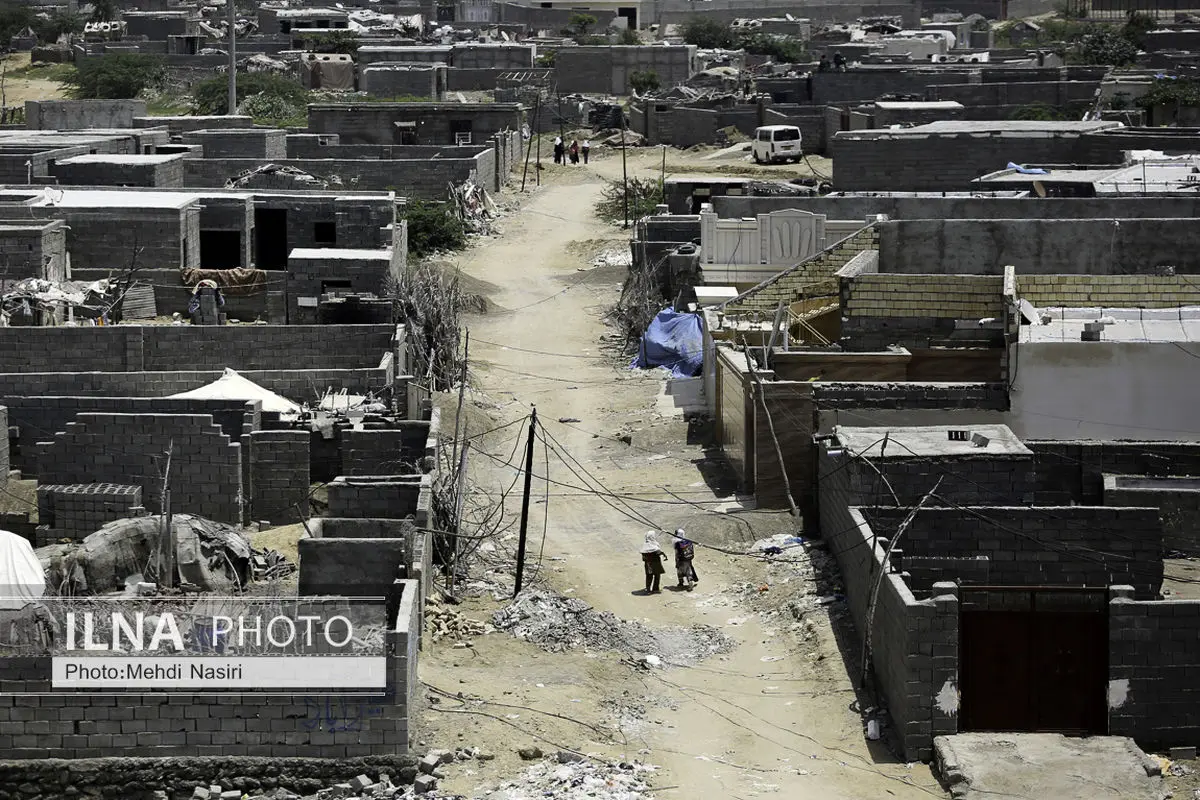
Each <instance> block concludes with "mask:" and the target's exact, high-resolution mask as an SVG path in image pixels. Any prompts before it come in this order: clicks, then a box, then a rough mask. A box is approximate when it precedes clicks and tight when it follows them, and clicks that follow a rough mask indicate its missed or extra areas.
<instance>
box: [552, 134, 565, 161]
mask: <svg viewBox="0 0 1200 800" xmlns="http://www.w3.org/2000/svg"><path fill="white" fill-rule="evenodd" d="M565 152H566V149H565V148H564V147H563V140H562V137H561V136H555V137H554V163H555V164H561V163H563V161H564V159H563V155H564V154H565Z"/></svg>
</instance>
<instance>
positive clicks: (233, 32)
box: [225, 0, 237, 116]
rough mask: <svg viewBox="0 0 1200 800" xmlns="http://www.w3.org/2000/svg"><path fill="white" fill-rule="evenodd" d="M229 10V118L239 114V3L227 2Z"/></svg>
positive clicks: (226, 0)
mask: <svg viewBox="0 0 1200 800" xmlns="http://www.w3.org/2000/svg"><path fill="white" fill-rule="evenodd" d="M225 3H226V5H227V6H228V9H229V111H228V112H226V113H228V114H229V116H233V115H234V114H236V113H237V3H235V2H234V0H225Z"/></svg>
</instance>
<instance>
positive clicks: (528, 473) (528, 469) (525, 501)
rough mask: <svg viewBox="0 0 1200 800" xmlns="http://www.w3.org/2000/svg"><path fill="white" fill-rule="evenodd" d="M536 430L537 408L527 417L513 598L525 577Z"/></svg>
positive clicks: (518, 592) (519, 589)
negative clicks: (527, 424)
mask: <svg viewBox="0 0 1200 800" xmlns="http://www.w3.org/2000/svg"><path fill="white" fill-rule="evenodd" d="M535 430H537V406H534V407H533V412H532V413H531V414H530V415H529V441H528V442H526V443H525V495H524V497H522V498H521V536H520V538H519V539H517V579H516V584H515V588H514V589H513V597H516V596H517V595H518V594H520V593H521V580H522V579H523V578H524V576H525V534H526V531H527V530H528V529H529V487H530V484H531V483H532V482H533V434H534V431H535Z"/></svg>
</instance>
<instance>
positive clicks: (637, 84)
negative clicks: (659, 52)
mask: <svg viewBox="0 0 1200 800" xmlns="http://www.w3.org/2000/svg"><path fill="white" fill-rule="evenodd" d="M660 86H662V82H661V81H660V80H659V79H658V73H657V72H655V71H654V70H652V69H648V70H640V71H637V72H632V73H630V74H629V88H630V89H633V91H635V92H637V93H638V94H645V93H646V92H652V91H654V90H655V89H657V88H659V87H660Z"/></svg>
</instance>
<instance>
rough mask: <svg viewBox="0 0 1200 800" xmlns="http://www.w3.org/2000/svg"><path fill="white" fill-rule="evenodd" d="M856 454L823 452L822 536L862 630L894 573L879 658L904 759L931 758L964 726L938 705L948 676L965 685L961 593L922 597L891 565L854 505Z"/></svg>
mask: <svg viewBox="0 0 1200 800" xmlns="http://www.w3.org/2000/svg"><path fill="white" fill-rule="evenodd" d="M850 459H851V457H850V456H849V455H848V454H846V453H844V452H842V453H841V454H840V455H832V454H830V453H829V452H828V450H826V449H824V448H822V450H821V452H820V453H819V455H818V465H817V469H818V473H819V475H820V486H821V489H820V495H819V504H820V529H821V536H822V538H823V539H824V540H825V541H826V542H827V545H828V547H829V549H830V550H831V552H833V553H834V555H835V557H836V558H837V562H838V566H839V567H840V569H841V573H842V581H843V584H844V585H845V589H846V602H847V605H848V606H849V608H850V612H851V616H852V617H853V619H854V624H855V627H856V628H857V629H858V630H859V631H860V635H861V631H863V630H864V629H865V625H866V620H867V608H868V605H869V602H870V597H871V594H872V591H873V587H874V584H875V581H876V580H877V579H878V576H879V574H880V571H881V570H882V571H884V572H885V573H886V574H885V575H884V576H883V581H882V583H881V584H880V587H879V595H878V598H877V600H876V608H875V614H874V618H873V625H872V631H871V640H872V648H871V664H872V666H873V668H874V674H875V679H876V681H877V683H878V685H879V687H880V690H881V694H882V695H883V697H884V699H885V702H886V705H887V708H888V713H889V715H890V716H891V720H892V724H893V728H894V730H895V732H896V734H897V735H898V737H899V742H898V743H897V744H898V745H899V749H900V751H901V752H902V753H903V757H904V758H905V759H906V760H909V761H916V760H926V761H928V760H929V759H930V758H932V755H933V737H934V735H935V729H936V730H937V733H938V734H941V733H956V732H957V725H956V720H955V718H954V717H949V716H947V715H945V714H943V713H941V712H940V711H938V710H937V708H936V704H935V703H934V698H935V697H936V696H937V694H938V693H939V692H940V691H942V689H943V687H944V686H945V685H946V682H947V681H948V682H949V683H950V689H951V691H955V690H956V686H957V644H958V602H957V598H956V597H954V596H953V594H952V593H953V591H954V590H953V588H952V587H946V586H939V590H938V591H937V592H935V594H936V598H931V599H927V600H917V599H916V597H915V596H914V595H913V593H912V591H911V590H910V589H909V588H908V586H907V585H906V584H905V583H904V581H903V580H902V578H901V577H900V575H898V574H895V573H894V572H893V571H892V569H891V565H890V564H888V565H887V566H884V565H885V558H884V553H885V548H886V545H887V539H886V538H884V537H882V536H880V537H879V538H878V541H877V540H876V538H875V533H876V532H874V531H872V529H871V527H870V525H869V523H868V522H867V521H866V519H865V518H864V516H863V514H862V513H861V512H860V511H859V509H858V508H857V507H855V505H854V504H855V502H856V498H857V497H858V493H857V492H855V491H854V490H853V489H852V487H851V486H850V485H849V481H848V476H847V474H846V473H847V471H848V468H849V465H848V462H850ZM943 598H944V599H943ZM935 647H936V648H937V650H936V655H935ZM948 653H952V654H953V656H950V655H947V654H948Z"/></svg>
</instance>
